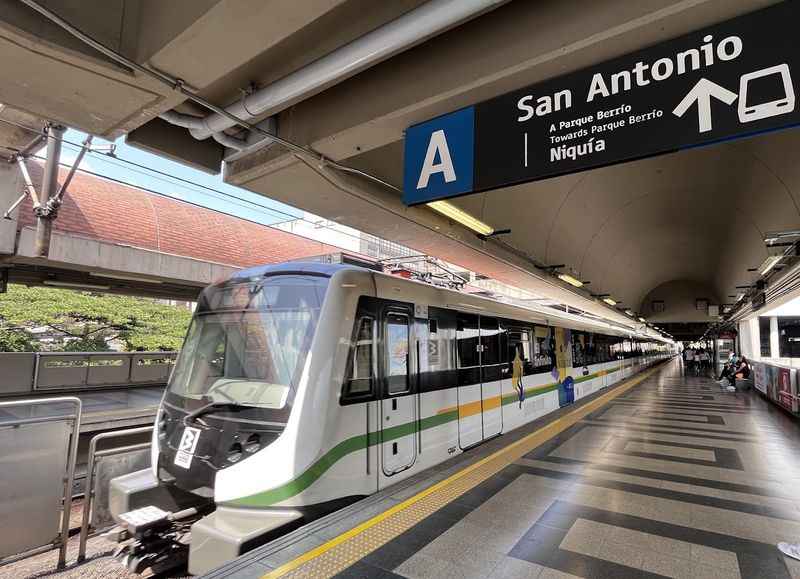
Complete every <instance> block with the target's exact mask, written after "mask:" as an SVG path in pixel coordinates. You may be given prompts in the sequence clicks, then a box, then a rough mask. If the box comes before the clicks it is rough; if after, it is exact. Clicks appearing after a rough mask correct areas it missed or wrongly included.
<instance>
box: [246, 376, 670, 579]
mask: <svg viewBox="0 0 800 579" xmlns="http://www.w3.org/2000/svg"><path fill="white" fill-rule="evenodd" d="M658 369H659V368H652V369H650V370H647V371H645V372H643V373H642V374H640V375H639V376H637V377H635V378H632V379H630V380H628V381H627V382H625V383H623V384H622V385H621V386H619V387H618V388H615V389H614V390H613V391H611V392H607V393H605V394H603V395H601V396H598V397H597V398H596V399H594V400H592V401H591V402H589V403H587V404H586V405H584V406H581V407H580V408H576V409H575V410H573V411H571V412H569V413H567V414H565V415H564V416H561V417H560V418H557V419H555V420H554V421H553V422H551V423H549V424H547V425H546V426H543V427H542V428H540V429H539V430H537V431H535V432H532V433H531V434H528V435H526V436H524V437H523V438H521V439H519V440H518V441H516V442H513V443H511V444H509V445H508V446H506V447H505V448H503V449H501V450H498V451H496V452H494V453H492V454H490V455H489V456H487V457H485V458H482V459H481V460H479V461H477V462H475V463H473V464H471V465H469V466H467V467H465V468H463V469H462V470H460V471H458V472H457V473H455V474H453V475H451V476H449V477H448V478H446V479H444V480H442V481H440V482H438V483H436V484H434V485H431V486H430V487H428V488H427V489H425V490H423V491H420V492H419V493H417V494H416V495H414V496H412V497H410V498H408V499H406V500H405V501H403V502H401V503H398V504H397V505H395V506H393V507H391V508H389V509H387V510H386V511H384V512H383V513H380V514H379V515H376V516H374V517H372V518H371V519H368V520H367V521H364V522H363V523H361V524H360V525H358V526H356V527H354V528H352V529H350V530H349V531H347V532H345V533H342V534H341V535H339V536H338V537H336V538H334V539H331V540H330V541H328V542H326V543H323V544H322V545H320V546H319V547H316V548H315V549H312V550H310V551H308V552H306V553H304V554H302V555H300V556H299V557H297V558H296V559H293V560H292V561H289V562H288V563H285V564H284V565H281V566H280V567H278V568H277V569H275V570H274V571H271V572H269V573H267V574H266V575H263V576H262V578H261V579H276V578H277V577H281V576H283V575H286V574H287V573H289V572H291V571H293V570H294V569H297V568H298V567H300V566H301V565H303V564H304V563H307V562H309V561H311V560H313V559H316V558H317V557H320V556H322V555H324V554H325V553H327V552H328V551H330V550H331V549H333V548H335V547H337V546H338V545H341V544H342V543H344V542H346V541H348V540H350V539H352V538H353V537H356V536H358V535H360V534H361V533H363V532H364V531H367V530H369V529H371V528H372V527H375V526H376V525H378V524H379V523H381V522H383V521H384V520H386V519H388V518H389V517H392V516H393V515H395V514H397V513H400V512H402V511H404V510H406V509H408V508H409V507H411V506H412V505H414V504H416V503H418V502H420V501H421V500H423V499H425V498H426V497H428V496H430V495H433V494H434V493H436V492H437V491H440V490H442V489H444V488H446V487H447V486H449V485H451V484H453V483H454V482H455V481H458V480H459V479H462V478H463V477H465V476H467V475H468V474H470V473H472V472H473V471H476V470H478V469H480V468H481V467H483V466H484V465H486V464H487V463H489V462H491V461H493V460H496V459H498V458H502V457H507V456H509V455H512V454H513V455H516V456H514V457H513V458H512V459H511V461H503V462H500V463H498V466H497V468H496V469H493V471H494V472H489V473H487V476H486V477H483V478H482V479H481V480H480V481H477V482H476V483H475V485H477V484H478V483H479V482H481V481H482V480H486V478H488V476H491V475H493V474H495V473H496V472H499V470H500V469H502V468H504V467H505V466H507V465H508V464H511V462H513V461H514V460H517V459H518V458H519V456H522V455H523V454H525V453H527V452H530V450H532V449H534V448H536V447H538V446H540V445H542V444H543V443H545V442H547V441H548V440H550V439H551V438H553V437H554V436H556V435H557V434H559V433H561V432H563V431H564V430H566V429H567V428H570V427H571V426H573V425H574V424H575V423H577V422H578V421H579V420H581V419H582V418H583V417H584V416H586V415H588V414H590V413H592V412H594V411H595V410H597V409H598V408H600V407H601V406H603V405H605V404H607V403H608V402H610V401H611V400H613V399H614V398H616V397H617V396H620V395H622V394H624V393H625V392H627V391H628V390H630V389H631V388H633V387H634V386H636V385H637V384H639V383H640V382H642V381H643V380H645V379H646V378H648V377H649V376H650V375H652V374H653V373H654V372H656V371H657V370H658ZM520 449H521V450H520ZM515 451H518V452H515ZM393 538H394V537H383V538H382V539H383V540H381V541H379V542H376V544H374V546H373V548H372V549H371V550H374V549H377V548H378V547H380V546H381V545H382V544H385V543H387V542H389V541H390V540H391V539H393ZM371 550H370V551H368V552H364V553H363V554H361V557H364V556H366V555H367V554H369V552H371ZM338 571H339V570H337V572H338ZM313 575H315V574H313ZM309 576H312V574H310V575H309Z"/></svg>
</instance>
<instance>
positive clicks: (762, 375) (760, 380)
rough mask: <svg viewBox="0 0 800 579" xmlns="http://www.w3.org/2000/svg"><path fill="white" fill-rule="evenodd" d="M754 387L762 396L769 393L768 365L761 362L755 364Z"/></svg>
mask: <svg viewBox="0 0 800 579" xmlns="http://www.w3.org/2000/svg"><path fill="white" fill-rule="evenodd" d="M753 374H754V377H753V385H754V386H755V388H756V390H758V391H759V392H761V393H762V394H766V393H767V365H766V364H762V363H761V362H756V363H755V364H753Z"/></svg>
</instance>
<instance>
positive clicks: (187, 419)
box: [183, 401, 253, 426]
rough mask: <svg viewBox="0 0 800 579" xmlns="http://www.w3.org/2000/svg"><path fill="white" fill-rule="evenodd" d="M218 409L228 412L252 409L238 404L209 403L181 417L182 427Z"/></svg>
mask: <svg viewBox="0 0 800 579" xmlns="http://www.w3.org/2000/svg"><path fill="white" fill-rule="evenodd" d="M218 408H228V409H230V410H245V409H247V408H253V407H252V406H248V405H246V404H239V403H238V402H223V401H217V402H209V403H208V404H206V405H205V406H201V407H200V408H198V409H197V410H193V411H192V412H190V413H189V414H187V415H186V416H184V417H183V425H184V426H189V424H190V423H191V422H192V421H194V419H195V418H199V417H201V416H203V415H204V414H208V413H209V412H214V411H215V410H216V409H218Z"/></svg>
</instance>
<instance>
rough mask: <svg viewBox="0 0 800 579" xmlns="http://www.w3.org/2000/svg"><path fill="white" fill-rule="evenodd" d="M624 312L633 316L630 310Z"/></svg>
mask: <svg viewBox="0 0 800 579" xmlns="http://www.w3.org/2000/svg"><path fill="white" fill-rule="evenodd" d="M625 313H626V314H628V315H629V316H633V312H632V311H631V310H625Z"/></svg>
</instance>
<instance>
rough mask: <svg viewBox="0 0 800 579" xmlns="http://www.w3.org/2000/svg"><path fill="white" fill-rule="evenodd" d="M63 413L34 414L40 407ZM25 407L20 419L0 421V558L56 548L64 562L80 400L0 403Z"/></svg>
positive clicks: (62, 398) (0, 406)
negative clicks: (60, 408) (57, 408)
mask: <svg viewBox="0 0 800 579" xmlns="http://www.w3.org/2000/svg"><path fill="white" fill-rule="evenodd" d="M48 405H49V406H54V405H63V406H65V407H66V410H67V412H66V413H64V414H58V415H55V416H53V415H47V416H37V412H38V410H39V408H40V407H41V406H48ZM12 407H13V408H15V409H16V410H18V411H19V410H20V409H25V412H23V413H20V412H17V414H25V415H26V416H25V417H23V418H8V419H3V420H2V421H0V520H2V521H3V523H4V525H5V528H6V529H7V532H4V533H2V535H0V560H2V559H5V558H8V557H12V556H15V555H19V554H20V553H23V552H30V551H33V550H46V549H50V548H52V547H53V546H56V545H57V546H58V547H59V552H58V568H59V569H61V568H63V567H64V565H65V563H66V555H67V540H68V538H69V515H70V510H71V507H72V483H73V479H74V477H75V461H76V459H77V454H78V436H79V433H80V423H81V410H82V408H81V401H80V399H79V398H76V397H73V396H64V397H58V398H39V399H34V400H14V401H10V402H0V409H8V408H12Z"/></svg>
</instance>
